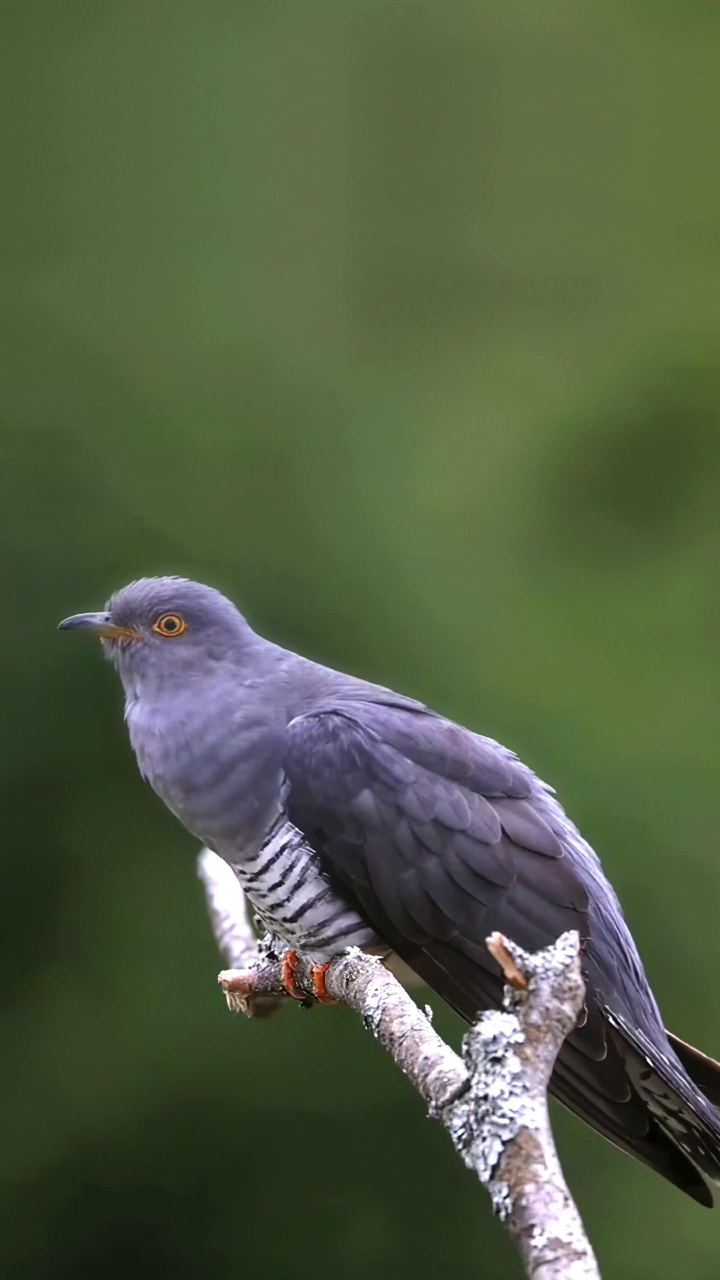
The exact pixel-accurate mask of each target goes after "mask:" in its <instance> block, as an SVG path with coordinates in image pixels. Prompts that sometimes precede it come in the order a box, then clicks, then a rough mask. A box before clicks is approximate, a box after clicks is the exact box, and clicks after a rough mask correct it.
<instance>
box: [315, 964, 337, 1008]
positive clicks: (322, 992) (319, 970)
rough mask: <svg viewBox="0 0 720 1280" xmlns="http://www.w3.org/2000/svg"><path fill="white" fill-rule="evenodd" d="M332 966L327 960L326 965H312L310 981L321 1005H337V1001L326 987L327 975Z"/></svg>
mask: <svg viewBox="0 0 720 1280" xmlns="http://www.w3.org/2000/svg"><path fill="white" fill-rule="evenodd" d="M331 964H332V961H331V960H326V961H325V964H311V965H310V981H311V983H312V989H313V994H314V996H315V999H316V1000H317V1001H318V1002H319V1003H320V1004H337V1000H333V998H332V996H331V995H330V992H329V991H328V989H327V986H326V985H325V974H326V973H327V971H328V969H329V968H330V965H331Z"/></svg>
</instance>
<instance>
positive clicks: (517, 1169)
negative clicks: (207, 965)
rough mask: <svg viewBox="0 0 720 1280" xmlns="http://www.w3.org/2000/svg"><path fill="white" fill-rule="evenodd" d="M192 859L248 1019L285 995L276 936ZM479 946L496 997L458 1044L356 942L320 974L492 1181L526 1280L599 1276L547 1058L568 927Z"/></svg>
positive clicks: (300, 972) (305, 970) (236, 1004)
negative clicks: (531, 944) (538, 943)
mask: <svg viewBox="0 0 720 1280" xmlns="http://www.w3.org/2000/svg"><path fill="white" fill-rule="evenodd" d="M198 871H199V875H200V878H201V880H202V881H203V884H204V887H205V892H206V896H207V900H208V909H209V912H210V918H211V922H212V925H213V931H214V933H215V937H216V940H217V942H218V946H219V947H220V950H221V952H222V953H223V955H224V957H225V959H226V961H227V962H228V963H229V964H230V965H231V966H232V968H229V969H226V970H224V971H223V972H222V973H221V974H220V975H219V978H218V981H219V982H220V985H221V987H222V989H223V992H224V994H225V998H226V1000H227V1002H228V1007H229V1008H230V1009H231V1010H232V1011H233V1012H239V1013H244V1014H245V1015H246V1016H248V1017H257V1016H262V1015H264V1014H267V1013H268V1012H272V1011H274V1010H275V1009H276V1008H277V1007H278V1006H279V1005H280V1003H281V1002H282V1000H283V998H285V997H286V996H287V992H286V990H285V988H284V986H283V966H282V955H283V950H284V948H283V946H282V944H281V943H280V942H279V940H277V939H274V938H272V937H267V936H266V938H265V939H263V941H262V942H260V943H259V942H258V941H257V939H256V937H255V932H254V929H253V926H252V922H251V919H250V916H249V913H248V908H247V903H246V900H245V896H244V894H243V891H242V889H241V888H240V885H239V884H238V881H237V880H236V878H235V876H234V873H233V872H232V870H231V869H230V867H228V866H227V865H226V864H225V863H224V862H222V861H221V859H220V858H217V857H216V856H215V855H214V854H212V853H210V852H209V850H207V849H205V850H203V852H202V853H201V855H200V859H199V865H198ZM486 945H487V947H488V950H489V951H490V953H491V955H492V956H493V957H494V959H495V960H496V961H497V963H498V964H499V966H500V968H501V970H502V973H503V975H504V977H505V981H506V987H505V994H504V1002H503V1008H502V1009H501V1010H492V1011H490V1012H486V1013H482V1014H480V1015H479V1017H478V1018H477V1020H476V1021H475V1022H474V1023H473V1025H472V1026H471V1027H470V1028H469V1029H468V1031H467V1033H466V1035H465V1037H464V1040H463V1049H462V1056H460V1055H458V1054H456V1053H455V1052H454V1050H453V1049H451V1048H450V1046H449V1045H447V1044H445V1042H444V1040H442V1039H441V1037H440V1036H439V1035H438V1034H437V1032H436V1031H435V1030H434V1029H433V1027H432V1024H431V1021H430V1019H429V1017H428V1015H427V1013H425V1012H424V1011H423V1010H421V1009H419V1008H418V1006H417V1005H416V1004H415V1002H414V1001H413V1000H412V998H411V997H410V996H409V995H408V993H407V991H405V989H404V987H402V986H401V985H400V983H399V982H398V981H397V979H396V978H395V977H393V975H392V974H391V973H390V972H389V970H388V969H387V968H386V967H385V965H384V963H383V962H382V960H381V959H379V958H378V957H377V956H369V955H367V954H365V953H364V952H362V951H360V950H358V949H357V948H352V949H351V950H349V951H347V952H345V953H344V954H342V955H340V956H338V957H337V958H336V959H334V960H333V961H332V963H331V964H330V965H329V966H328V968H327V971H326V973H325V985H326V988H327V993H328V995H329V996H331V997H332V998H333V999H334V1000H337V1001H340V1002H343V1003H345V1004H347V1005H349V1006H350V1008H351V1009H354V1010H355V1012H356V1013H357V1014H358V1015H359V1016H360V1018H361V1019H362V1022H363V1025H364V1027H365V1028H366V1030H367V1031H369V1032H370V1033H371V1034H372V1035H373V1036H374V1037H375V1039H376V1040H378V1041H379V1042H380V1044H382V1046H383V1047H384V1048H385V1049H386V1050H387V1051H388V1053H390V1055H391V1056H392V1057H393V1059H394V1060H395V1062H396V1064H397V1066H398V1067H399V1068H400V1069H401V1070H402V1071H403V1072H404V1073H405V1075H407V1076H408V1078H409V1079H410V1081H411V1082H412V1084H413V1085H414V1086H415V1088H416V1089H417V1090H418V1092H419V1093H420V1094H421V1096H422V1097H423V1099H424V1100H425V1102H426V1103H427V1105H428V1108H429V1111H430V1114H431V1115H432V1116H433V1117H434V1118H436V1119H437V1120H439V1121H440V1123H441V1124H442V1125H443V1126H444V1128H445V1129H446V1130H447V1132H448V1134H449V1135H450V1138H451V1140H452V1142H453V1144H454V1146H455V1149H456V1151H457V1152H458V1155H459V1156H460V1158H461V1159H462V1160H463V1162H464V1163H465V1164H466V1165H467V1167H468V1168H469V1169H471V1170H472V1171H473V1172H474V1173H475V1174H476V1175H477V1177H478V1178H479V1180H480V1182H481V1183H482V1184H483V1186H485V1187H486V1188H487V1190H488V1191H489V1193H490V1197H491V1200H492V1205H493V1208H494V1210H495V1213H496V1214H497V1216H498V1217H499V1218H500V1220H501V1222H503V1223H504V1225H505V1227H506V1229H507V1230H508V1232H509V1234H510V1235H511V1236H512V1237H513V1239H514V1240H515V1243H516V1245H517V1247H518V1249H519V1251H520V1254H521V1256H522V1259H523V1262H524V1264H525V1268H526V1271H527V1275H528V1276H529V1277H530V1280H600V1273H599V1271H598V1267H597V1263H596V1261H595V1257H594V1254H593V1251H592V1248H591V1246H590V1244H589V1242H588V1239H587V1237H586V1235H585V1231H584V1228H583V1225H582V1222H581V1219H580V1215H579V1214H578V1211H577V1208H576V1207H575V1204H574V1202H573V1200H572V1197H571V1195H570V1192H569V1191H568V1188H567V1185H566V1183H565V1180H564V1177H563V1174H562V1170H561V1168H560V1162H559V1160H558V1157H557V1152H556V1150H555V1144H554V1142H553V1137H552V1131H551V1128H550V1119H549V1115H548V1109H547V1087H548V1083H549V1080H550V1076H551V1073H552V1069H553V1066H554V1063H555V1059H556V1057H557V1054H558V1051H559V1049H560V1047H561V1045H562V1043H563V1041H564V1039H565V1037H566V1036H567V1035H568V1034H569V1032H570V1031H572V1029H573V1027H574V1026H575V1025H576V1022H577V1018H578V1015H579V1013H580V1010H581V1008H582V1004H583V1000H584V995H585V987H584V983H583V979H582V974H581V969H580V942H579V937H578V934H577V933H575V932H570V933H564V934H562V935H561V937H560V938H558V939H557V941H556V942H555V943H554V944H553V945H552V946H550V947H547V948H545V949H544V950H543V951H539V952H536V953H535V954H530V953H528V952H526V951H523V949H522V948H521V947H519V946H518V945H517V944H516V943H514V942H512V941H511V940H510V939H508V938H505V937H504V936H503V935H502V934H498V933H494V934H492V935H491V936H490V937H489V938H488V939H487V940H486ZM310 970H311V965H310V962H309V961H307V960H306V959H304V958H303V957H300V958H299V962H298V965H297V967H296V968H295V969H294V975H293V976H294V981H295V982H296V984H297V985H298V986H299V987H300V988H301V989H302V990H303V991H307V993H308V1001H307V1003H308V1004H310V1003H312V979H311V972H310Z"/></svg>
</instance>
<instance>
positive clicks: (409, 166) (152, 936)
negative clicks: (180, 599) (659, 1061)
mask: <svg viewBox="0 0 720 1280" xmlns="http://www.w3.org/2000/svg"><path fill="white" fill-rule="evenodd" d="M0 21H1V23H2V28H3V39H2V41H1V42H0V45H1V47H0V57H1V58H2V62H3V70H2V76H1V77H0V84H1V85H2V93H3V95H4V99H5V101H4V112H3V114H4V119H5V121H6V124H7V123H9V124H10V126H11V127H10V128H9V129H7V130H6V135H5V146H6V148H7V150H6V154H5V158H4V166H3V168H4V184H3V185H4V190H5V197H6V211H5V216H4V217H3V221H2V231H3V237H4V239H3V250H2V251H3V277H4V295H5V303H6V305H5V308H4V320H3V324H4V329H3V339H2V340H3V361H2V390H1V392H0V414H1V415H2V423H3V425H2V433H1V436H0V543H1V548H2V570H3V599H4V614H5V618H4V626H3V628H2V633H1V634H0V652H1V654H2V669H3V672H4V682H3V689H4V715H3V718H2V725H1V726H0V752H1V753H2V778H3V800H4V803H3V809H2V812H3V815H4V838H3V842H2V843H3V852H2V858H3V889H4V904H5V905H4V912H3V928H2V931H1V933H0V946H1V947H2V951H3V961H4V968H3V974H4V980H3V983H2V1044H3V1048H4V1052H3V1054H2V1062H1V1065H0V1081H1V1084H2V1090H1V1096H2V1099H3V1110H4V1125H3V1131H4V1137H3V1161H2V1170H1V1171H0V1182H1V1183H2V1190H3V1195H2V1208H1V1209H0V1222H1V1224H2V1230H1V1231H0V1237H1V1239H2V1243H0V1273H1V1274H2V1275H3V1276H7V1277H8V1278H12V1280H15V1278H17V1280H41V1278H42V1280H50V1278H52V1280H55V1278H59V1280H62V1278H63V1277H66V1276H67V1277H70V1276H72V1277H73V1278H74V1280H76V1278H77V1277H81V1276H85V1275H87V1276H90V1275H92V1276H96V1275H101V1276H107V1277H113V1276H121V1275H122V1276H125V1275H126V1274H127V1273H128V1270H132V1271H133V1274H136V1275H138V1276H146V1275H147V1276H152V1277H160V1276H163V1277H165V1276H167V1277H172V1280H183V1278H184V1277H193V1278H194V1277H200V1276H202V1277H203V1280H206V1278H207V1280H211V1278H214V1277H217V1278H218V1280H224V1278H225V1277H227V1278H228V1280H229V1278H230V1277H234V1276H237V1275H250V1276H254V1275H262V1276H263V1277H265V1280H273V1277H285V1276H287V1275H288V1274H292V1275H293V1276H295V1277H297V1278H298V1280H302V1278H303V1277H305V1276H307V1277H311V1276H312V1277H316V1276H318V1275H321V1276H323V1275H331V1276H334V1275H342V1276H347V1277H355V1276H357V1277H363V1278H364V1277H367V1276H369V1275H373V1276H374V1277H377V1280H391V1278H392V1280H397V1278H398V1277H406V1276H407V1277H409V1276H412V1277H414V1278H415V1277H419V1278H422V1277H430V1276H436V1275H442V1276H443V1277H448V1278H450V1280H452V1277H460V1276H463V1277H464V1276H467V1275H469V1274H486V1275H488V1276H494V1275H498V1274H503V1275H508V1276H510V1275H519V1269H518V1264H517V1262H516V1260H515V1259H514V1257H513V1255H512V1253H511V1251H510V1248H509V1246H508V1245H507V1243H506V1241H505V1239H504V1236H503V1233H502V1231H501V1229H500V1228H499V1226H498V1225H497V1224H496V1223H494V1222H493V1220H492V1218H491V1215H490V1211H489V1208H488V1205H487V1204H485V1203H484V1202H483V1199H482V1197H481V1196H480V1194H479V1193H478V1192H477V1190H476V1188H475V1186H474V1185H473V1184H472V1181H471V1179H470V1178H469V1176H468V1175H467V1174H466V1172H465V1171H464V1170H463V1169H462V1168H461V1167H460V1165H459V1163H458V1162H457V1160H455V1159H454V1158H453V1156H452V1154H451V1152H450V1150H449V1144H447V1142H446V1141H445V1139H444V1137H443V1135H442V1134H441V1133H440V1132H439V1131H437V1130H436V1129H435V1128H434V1127H433V1126H432V1125H430V1124H425V1123H423V1118H422V1108H421V1106H420V1105H419V1103H418V1101H417V1099H416V1098H415V1097H414V1096H413V1095H412V1092H411V1090H410V1089H409V1088H408V1086H407V1085H406V1083H405V1082H404V1080H403V1079H402V1078H401V1077H400V1076H399V1074H398V1072H397V1071H396V1070H395V1069H394V1067H393V1066H392V1064H390V1063H388V1062H386V1061H385V1060H384V1059H383V1057H382V1055H381V1053H380V1051H379V1050H378V1049H377V1048H376V1046H375V1045H374V1044H373V1043H371V1041H370V1038H369V1037H368V1036H367V1035H365V1034H364V1033H363V1031H362V1029H361V1028H360V1027H359V1026H358V1025H357V1024H356V1023H355V1022H354V1021H353V1019H352V1018H351V1016H350V1015H349V1014H346V1012H344V1011H342V1010H326V1011H322V1010H320V1011H315V1012H313V1013H312V1014H311V1015H309V1016H307V1017H306V1016H303V1015H301V1014H299V1013H298V1012H297V1011H296V1010H294V1009H288V1010H286V1011H284V1013H283V1015H282V1016H280V1017H278V1018H277V1019H275V1020H272V1021H271V1022H269V1023H267V1024H264V1025H257V1026H255V1025H252V1024H249V1023H246V1022H240V1021H233V1020H232V1019H231V1018H230V1017H229V1016H228V1015H227V1013H226V1011H225V1010H224V1007H223V1002H222V1000H221V999H220V997H219V996H218V993H217V990H216V988H215V982H214V979H215V973H216V970H217V968H218V958H217V956H216V954H215V951H214V947H213V944H212V941H211V939H210V937H209V930H208V927H207V924H206V921H205V917H204V911H203V905H202V902H201V896H200V892H199V889H198V887H197V885H196V883H195V881H194V874H193V855H194V850H193V842H192V841H191V840H190V839H189V838H188V837H187V836H186V834H185V833H184V832H183V831H182V830H181V829H180V828H179V827H178V825H177V824H176V823H175V822H174V821H173V820H172V819H171V817H170V816H169V815H168V814H167V813H166V812H165V811H164V810H163V808H162V806H161V805H160V803H159V802H158V801H157V800H156V799H155V797H153V795H152V794H151V793H150V792H149V790H148V789H147V788H145V787H143V786H142V785H141V783H140V780H139V779H138V777H137V773H136V769H135V765H134V762H133V760H132V757H131V754H130V751H129V748H128V745H127V743H126V740H125V733H124V728H123V725H122V717H121V714H120V712H121V698H120V691H119V688H118V687H117V684H116V682H115V679H114V676H113V674H112V672H111V671H110V670H109V669H108V668H106V667H105V666H104V665H103V663H102V662H101V659H100V655H99V653H97V652H96V651H95V649H94V648H93V647H92V646H91V645H88V644H84V643H82V642H80V641H77V640H69V639H68V638H67V637H64V636H58V635H57V634H55V631H54V626H55V623H56V622H57V621H58V619H59V618H61V617H62V616H64V615H66V614H68V613H71V612H74V611H76V610H80V609H89V608H95V607H98V606H99V605H101V604H102V602H103V600H104V599H105V597H106V595H107V594H108V593H109V592H110V591H111V590H112V589H113V588H115V587H116V586H118V585H119V584H121V583H122V582H123V581H125V580H127V579H129V578H131V577H134V576H138V575H140V574H145V573H152V572H156V571H165V572H182V573H187V574H190V575H193V576H198V577H200V578H203V579H205V580H208V581H210V582H212V583H214V584H216V585H218V586H220V587H222V588H224V589H226V590H227V591H228V592H229V593H230V594H232V595H233V596H234V598H235V599H237V601H238V602H239V603H240V604H241V607H242V608H243V609H244V611H245V612H246V613H247V614H248V616H249V617H250V619H251V621H252V622H253V623H254V624H255V625H256V626H257V627H258V629H260V630H262V631H264V632H266V633H267V634H270V635H272V636H273V637H274V638H276V639H278V640H280V641H281V642H283V643H286V644H288V645H290V646H292V647H297V648H300V649H302V650H303V651H305V652H308V653H310V654H311V655H313V656H315V657H317V658H319V659H321V660H323V661H326V662H329V663H331V664H335V665H340V666H342V667H345V668H349V669H352V670H355V671H357V672H359V673H362V674H364V675H367V676H369V677H372V678H374V679H377V680H380V681H382V682H383V683H387V684H390V685H394V686H397V687H399V688H401V689H403V690H406V691H408V692H411V693H413V694H415V695H416V696H419V697H422V698H424V699H426V700H427V701H428V702H430V703H432V704H434V705H436V706H438V707H439V708H442V709H443V710H444V711H445V712H447V713H448V714H450V715H453V716H455V717H456V718H458V719H460V720H462V721H463V722H465V723H467V724H470V725H472V726H474V727H477V728H479V729H482V730H484V731H485V732H488V733H491V734H493V735H494V736H496V737H498V738H500V739H501V740H503V741H505V742H507V743H508V744H510V745H512V746H514V747H515V748H516V749H517V750H518V751H519V752H520V753H521V755H522V756H523V757H524V758H525V759H526V760H527V761H528V762H529V763H531V764H533V765H534V766H535V767H536V768H537V769H538V770H539V771H540V772H541V774H543V775H544V776H545V777H547V778H548V779H549V780H551V781H552V782H553V783H554V784H555V785H556V786H557V787H558V789H559V792H560V795H561V797H562V798H563V799H564V800H565V802H566V804H567V805H568V807H569V809H570V812H571V813H572V814H573V816H574V817H575V818H576V820H577V821H578V822H579V823H580V824H581V826H582V827H583V830H584V831H585V832H586V834H587V835H588V837H589V838H590V839H591V840H592V841H593V842H594V843H595V844H596V846H597V847H598V849H599V850H600V852H601V854H602V856H603V858H604V861H605V865H606V867H607V870H608V872H609V874H610V875H611V877H612V879H613V881H614V883H615V885H616V886H617V888H618V891H619V892H620V894H621V897H622V899H623V902H624V904H625V907H626V910H627V913H628V915H629V917H630V920H631V922H632V926H633V928H634V930H635V932H636V935H637V937H638V940H639V942H640V945H641V949H642V952H643V954H644V956H645V959H646V963H647V967H648V970H649V974H650V977H651V980H652V982H653V984H654V986H655V989H656V991H657V994H658V997H659V999H660V1001H661V1003H662V1007H663V1010H664V1012H665V1016H666V1018H667V1021H668V1024H669V1025H671V1026H672V1027H673V1028H674V1029H675V1030H676V1031H677V1032H678V1033H679V1034H681V1035H683V1036H684V1037H686V1038H687V1039H691V1040H694V1041H696V1042H699V1043H700V1045H701V1046H702V1047H703V1048H705V1049H706V1050H707V1051H709V1052H712V1053H715V1054H716V1055H718V1054H720V1011H719V1010H718V1002H717V1000H716V999H715V997H714V987H713V984H712V981H708V980H707V979H708V976H709V975H713V974H714V973H716V972H717V971H718V966H719V965H720V940H719V939H718V933H717V928H716V918H717V902H718V893H719V891H720V866H719V861H718V848H717V839H718V837H717V832H718V829H719V825H720V824H719V819H720V814H719V813H718V800H717V796H718V777H719V770H720V748H719V745H718V710H719V708H718V692H717V690H718V680H717V675H718V670H717V667H718V662H717V653H718V624H719V619H718V608H717V571H718V525H717V512H718V476H719V472H720V430H719V427H720V355H719V354H718V351H719V347H718V339H719V338H720V318H719V313H718V306H717V296H718V284H719V274H720V177H719V176H718V168H717V164H716V162H715V157H716V150H717V145H716V133H717V122H718V110H719V108H720V80H719V79H718V75H717V65H718V57H719V56H720V21H719V20H718V6H717V5H716V4H713V3H709V2H708V0H683V3H682V4H680V3H676V2H674V0H653V3H648V2H646V0H625V3H622V2H618V0H615V2H612V0H598V3H596V4H594V5H587V4H586V5H583V4H580V5H579V4H577V3H572V4H571V3H570V2H569V0H546V2H545V3H543V4H542V5H538V4H537V2H536V0H532V3H531V2H530V0H513V2H511V3H509V4H508V3H507V0H503V2H501V0H487V3H483V4H476V3H470V0H442V3H441V2H440V0H413V3H401V2H399V0H398V2H396V3H385V4H378V3H373V2H371V0H341V2H336V3H333V4H330V3H327V0H310V2H309V3H306V4H303V5H298V4H297V3H293V2H292V0H277V2H275V3H269V2H268V0H262V2H260V0H206V3H204V4H199V3H197V2H196V0H174V2H172V3H171V2H170V0H122V2H120V0H104V2H103V3H102V4H98V3H97V0H92V2H91V0H65V3H63V4H62V5H58V4H54V3H50V2H47V0H46V2H43V0H6V3H5V4H4V5H3V11H2V16H1V19H0ZM438 1016H439V1018H440V1020H441V1025H442V1026H443V1028H445V1029H447V1031H448V1033H449V1034H452V1035H454V1036H455V1035H457V1031H458V1028H457V1024H456V1023H455V1022H454V1021H453V1019H452V1018H451V1016H450V1015H445V1014H443V1013H442V1011H439V1014H438ZM557 1129H558V1135H559V1141H560V1146H561V1151H562V1156H563V1160H564V1163H565V1167H566V1172H567V1174H568V1177H569V1180H570V1182H571V1185H572V1186H573V1188H574V1190H575V1191H576V1194H577V1197H578V1200H579V1203H580V1205H581V1208H582V1211H583V1213H584V1215H585V1218H586V1221H587V1225H588V1228H589V1231H590V1234H591V1237H592V1239H593V1241H594V1243H595V1246H596V1248H597V1251H598V1254H599V1257H600V1259H601V1261H602V1263H603V1265H604V1268H605V1270H606V1272H607V1274H608V1275H618V1276H620V1275H621V1276H623V1277H625V1278H626V1280H650V1278H652V1280H669V1278H670V1277H673V1278H674V1277H677V1276H678V1275H692V1277H693V1280H705V1278H707V1280H710V1277H715V1276H717V1273H718V1260H719V1259H720V1227H719V1226H718V1220H717V1217H716V1216H715V1215H711V1214H707V1213H704V1212H703V1211H702V1210H700V1209H699V1208H697V1207H696V1206H695V1205H693V1204H692V1203H691V1202H690V1201H685V1200H684V1199H683V1198H682V1197H681V1196H680V1195H679V1194H678V1193H677V1192H676V1191H674V1190H673V1189H671V1188H670V1187H669V1186H666V1185H665V1184H663V1183H662V1182H661V1181H660V1180H659V1179H657V1178H655V1177H653V1176H652V1175H651V1174H650V1173H649V1172H647V1171H645V1170H644V1169H641V1168H640V1167H639V1166H637V1165H635V1164H633V1163H632V1162H631V1161H630V1160H628V1159H627V1158H625V1157H623V1156H621V1155H619V1154H618V1153H616V1152H614V1151H613V1150H612V1149H611V1148H610V1147H609V1146H608V1145H607V1144H605V1143H603V1142H602V1141H601V1140H600V1139H598V1138H597V1137H595V1136H593V1135H592V1134H590V1133H589V1132H588V1131H587V1130H585V1129H583V1128H582V1127H581V1126H580V1125H579V1124H577V1123H575V1122H574V1121H572V1120H571V1119H570V1118H567V1117H565V1116H564V1115H558V1116H557ZM480 1259H482V1262H480Z"/></svg>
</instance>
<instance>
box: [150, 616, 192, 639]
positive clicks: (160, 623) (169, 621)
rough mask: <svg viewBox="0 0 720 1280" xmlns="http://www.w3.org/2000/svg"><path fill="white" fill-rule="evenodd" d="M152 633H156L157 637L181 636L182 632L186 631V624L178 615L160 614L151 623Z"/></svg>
mask: <svg viewBox="0 0 720 1280" xmlns="http://www.w3.org/2000/svg"><path fill="white" fill-rule="evenodd" d="M153 631H157V633H158V635H159V636H181V635H182V633H183V631H187V622H186V621H185V619H184V618H181V616H180V614H179V613H161V614H160V617H159V618H158V619H157V621H156V622H154V623H153Z"/></svg>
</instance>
